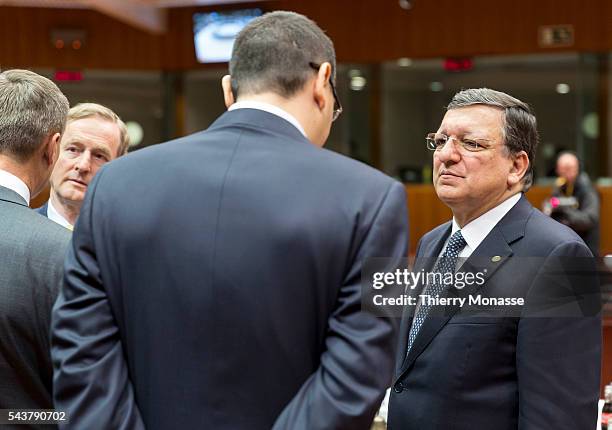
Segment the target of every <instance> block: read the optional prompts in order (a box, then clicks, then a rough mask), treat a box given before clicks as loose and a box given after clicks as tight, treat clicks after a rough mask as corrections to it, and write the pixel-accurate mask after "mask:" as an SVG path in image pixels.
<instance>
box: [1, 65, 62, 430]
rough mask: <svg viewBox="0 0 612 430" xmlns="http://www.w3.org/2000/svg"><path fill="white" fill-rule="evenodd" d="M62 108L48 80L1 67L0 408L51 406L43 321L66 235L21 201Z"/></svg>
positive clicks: (43, 169) (38, 180)
mask: <svg viewBox="0 0 612 430" xmlns="http://www.w3.org/2000/svg"><path fill="white" fill-rule="evenodd" d="M68 107H69V105H68V100H67V99H66V97H65V96H64V95H63V94H62V93H61V91H60V90H59V88H57V86H56V85H55V84H54V83H53V82H51V81H50V80H48V79H47V78H44V77H42V76H39V75H37V74H36V73H33V72H30V71H27V70H7V71H5V72H3V73H0V261H1V262H2V264H0V409H18V408H29V409H49V408H53V402H52V398H51V381H52V367H51V357H50V355H49V348H50V345H49V324H50V319H51V307H52V306H53V302H54V301H55V298H56V296H57V291H58V289H59V286H60V282H61V280H62V275H63V273H64V271H63V261H64V256H65V254H66V248H67V246H68V242H69V241H70V233H69V232H68V231H66V229H64V228H61V227H60V226H58V225H57V224H55V223H53V222H51V221H49V220H47V219H44V218H43V217H41V216H39V215H37V214H36V213H35V212H34V211H32V210H31V209H30V208H29V206H28V205H29V204H30V198H31V197H32V198H33V197H35V196H36V195H37V194H38V193H40V192H41V190H43V189H44V188H45V186H46V185H47V183H48V181H49V175H50V174H51V169H52V168H53V164H54V163H55V160H56V159H57V153H58V146H59V141H60V137H61V133H62V132H63V131H64V126H65V124H66V115H67V113H68ZM23 427H24V426H21V425H20V426H16V427H15V428H23ZM3 428H4V427H3Z"/></svg>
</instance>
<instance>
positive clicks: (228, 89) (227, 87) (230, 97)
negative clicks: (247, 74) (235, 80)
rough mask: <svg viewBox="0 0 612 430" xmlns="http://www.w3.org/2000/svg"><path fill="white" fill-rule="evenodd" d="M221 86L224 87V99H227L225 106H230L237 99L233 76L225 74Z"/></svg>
mask: <svg viewBox="0 0 612 430" xmlns="http://www.w3.org/2000/svg"><path fill="white" fill-rule="evenodd" d="M221 88H223V100H224V101H225V107H226V108H229V107H230V106H231V105H233V104H234V103H235V102H236V100H234V92H233V91H232V77H231V76H230V75H225V76H224V77H223V78H221Z"/></svg>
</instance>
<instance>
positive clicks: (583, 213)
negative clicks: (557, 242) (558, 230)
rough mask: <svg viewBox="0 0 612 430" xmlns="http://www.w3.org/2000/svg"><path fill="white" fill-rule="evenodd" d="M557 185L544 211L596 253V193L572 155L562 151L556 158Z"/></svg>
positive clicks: (597, 219) (597, 247) (597, 230)
mask: <svg viewBox="0 0 612 430" xmlns="http://www.w3.org/2000/svg"><path fill="white" fill-rule="evenodd" d="M557 175H558V179H557V186H556V187H555V189H554V190H553V197H555V198H556V199H554V198H553V199H550V200H549V202H548V204H547V205H546V206H545V213H548V214H549V215H550V216H551V217H552V218H553V219H556V220H557V221H559V222H560V223H562V224H565V225H567V226H568V227H570V228H571V229H572V230H574V231H575V232H576V233H578V235H579V236H580V237H582V239H583V240H584V241H585V243H586V244H587V245H588V247H589V249H590V250H591V252H592V253H593V255H598V254H599V196H598V195H597V190H595V188H594V187H593V185H592V184H591V180H590V179H589V176H588V175H587V174H586V173H585V172H580V161H579V160H578V157H576V154H574V153H571V152H562V153H561V154H559V157H558V158H557Z"/></svg>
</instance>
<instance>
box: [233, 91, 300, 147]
mask: <svg viewBox="0 0 612 430" xmlns="http://www.w3.org/2000/svg"><path fill="white" fill-rule="evenodd" d="M236 109H258V110H262V111H264V112H268V113H271V114H273V115H276V116H279V117H281V118H282V119H284V120H285V121H288V122H290V123H291V124H292V125H293V126H294V127H295V128H297V129H298V130H299V131H300V133H302V135H303V136H304V137H305V138H308V136H306V132H305V131H304V128H303V127H302V125H301V124H300V123H299V122H298V120H297V119H296V118H295V117H294V116H293V115H291V114H290V113H289V112H287V111H286V110H283V109H281V108H279V107H278V106H274V105H273V104H270V103H264V102H256V101H251V100H246V101H241V102H236V103H234V104H233V105H231V106H230V107H229V108H228V109H227V110H228V111H232V110H236Z"/></svg>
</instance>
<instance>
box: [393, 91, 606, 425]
mask: <svg viewBox="0 0 612 430" xmlns="http://www.w3.org/2000/svg"><path fill="white" fill-rule="evenodd" d="M537 138H538V137H537V128H536V119H535V117H534V115H533V114H532V113H531V111H530V108H529V106H527V105H526V104H525V103H523V102H521V101H519V100H517V99H516V98H514V97H511V96H509V95H507V94H504V93H501V92H498V91H494V90H490V89H469V90H465V91H461V92H459V93H457V94H456V95H455V96H454V98H453V100H452V101H451V103H450V105H449V106H448V111H447V112H446V115H445V116H444V119H443V121H442V124H441V125H440V128H439V129H438V131H437V132H436V133H431V134H430V135H428V137H427V142H428V147H429V148H430V149H431V150H432V151H433V170H434V186H435V189H436V193H437V195H438V197H439V198H440V200H442V201H443V202H444V203H445V204H446V205H447V206H449V207H450V208H451V210H452V212H453V220H452V222H448V223H446V224H443V225H441V226H439V227H437V228H435V229H434V230H432V231H430V232H429V233H427V234H426V235H425V236H423V238H422V239H421V241H420V243H419V246H418V250H417V259H416V266H415V268H414V269H413V270H414V271H420V270H424V271H429V272H431V273H433V274H434V275H435V274H440V273H442V274H448V273H451V274H452V273H454V272H455V270H456V273H455V275H460V276H461V277H462V278H461V279H467V276H468V275H469V274H471V275H473V276H477V277H479V278H480V279H481V281H479V282H472V283H471V285H468V286H465V285H457V283H456V282H455V285H450V286H446V287H444V286H442V285H441V284H439V283H438V281H430V284H429V285H421V286H420V288H417V289H416V292H415V295H416V296H420V295H423V296H428V297H434V298H435V297H436V296H439V297H442V298H445V299H467V300H468V301H467V302H464V304H463V305H462V304H461V302H460V301H459V300H456V301H453V302H450V301H449V304H448V306H441V307H438V308H437V309H436V307H435V306H432V305H430V304H428V302H425V303H424V302H423V301H421V302H419V303H418V304H417V306H416V309H409V308H406V310H407V312H406V313H405V317H404V318H403V319H402V324H401V328H400V346H399V348H398V354H397V362H396V374H395V379H394V383H393V385H392V390H391V398H390V406H389V428H390V429H398V430H429V429H432V430H433V429H446V428H453V429H457V430H462V429H465V430H467V429H470V430H471V429H489V428H495V429H499V430H502V429H503V430H506V429H507V430H510V429H512V430H516V429H521V430H531V429H533V430H536V429H555V430H557V429H567V430H578V429H580V430H590V429H593V428H594V427H595V424H596V420H597V399H598V394H599V372H600V354H601V325H600V324H601V320H600V317H599V314H598V311H599V309H598V307H597V305H598V300H599V297H598V285H597V282H596V279H595V278H594V276H593V275H594V271H595V265H594V262H593V259H592V254H591V253H590V252H589V249H588V248H587V247H586V245H585V244H584V242H583V241H582V239H580V238H579V237H578V236H577V235H576V234H575V233H574V232H573V231H572V230H570V229H569V228H567V227H565V226H563V225H561V224H559V223H557V222H555V221H553V220H552V219H550V218H548V217H546V216H545V215H543V214H542V213H541V212H539V211H537V210H535V209H534V208H533V207H532V206H531V205H530V204H529V202H528V201H527V199H526V198H525V197H524V195H523V192H525V191H526V190H527V189H528V188H529V186H530V184H531V183H532V175H533V173H532V172H533V168H532V166H533V160H534V155H535V149H536V144H537ZM427 259H429V260H427ZM461 259H463V260H465V261H463V265H462V260H461ZM436 260H437V261H436ZM432 279H434V277H433V276H432ZM455 279H460V278H459V277H456V278H455ZM462 287H463V288H462ZM581 293H585V294H581ZM470 297H471V298H473V299H477V300H478V302H476V304H474V303H472V304H471V305H466V304H465V303H470V302H469V299H470ZM479 297H480V298H479ZM482 297H484V298H486V299H488V300H489V302H493V303H495V305H494V306H492V307H488V308H487V307H486V306H484V305H482V304H479V303H481V299H482ZM513 298H515V299H516V300H517V302H515V303H516V304H518V303H520V301H519V299H520V300H522V301H523V302H524V306H522V307H514V306H515V305H512V302H511V301H510V302H507V301H506V299H513ZM493 299H497V300H500V299H501V300H502V301H503V302H501V303H502V304H498V303H499V302H497V301H495V302H494V301H493Z"/></svg>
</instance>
